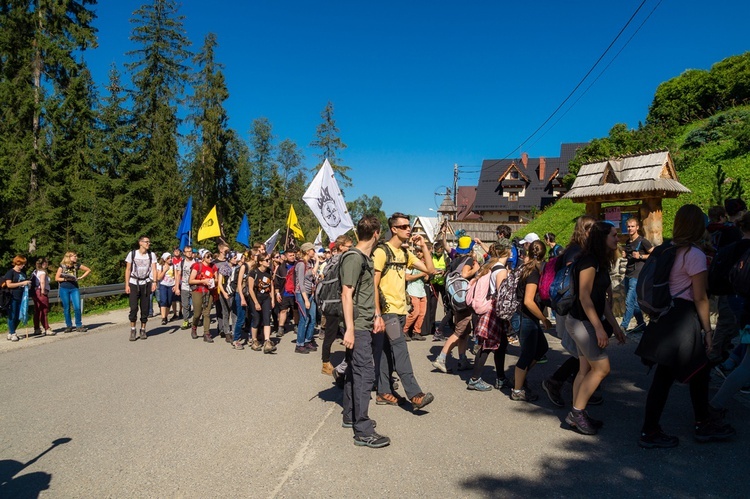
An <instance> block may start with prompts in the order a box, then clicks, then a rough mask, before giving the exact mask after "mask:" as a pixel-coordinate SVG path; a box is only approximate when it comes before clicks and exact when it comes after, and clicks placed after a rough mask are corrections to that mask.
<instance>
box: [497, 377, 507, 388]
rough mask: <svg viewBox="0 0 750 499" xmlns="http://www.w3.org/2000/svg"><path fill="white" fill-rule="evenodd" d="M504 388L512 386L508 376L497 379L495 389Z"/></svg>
mask: <svg viewBox="0 0 750 499" xmlns="http://www.w3.org/2000/svg"><path fill="white" fill-rule="evenodd" d="M503 388H510V381H508V378H498V379H496V380H495V390H502V389H503Z"/></svg>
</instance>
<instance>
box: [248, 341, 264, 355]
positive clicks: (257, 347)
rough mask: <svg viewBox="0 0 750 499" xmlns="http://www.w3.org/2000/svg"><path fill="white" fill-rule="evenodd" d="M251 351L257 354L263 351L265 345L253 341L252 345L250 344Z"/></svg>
mask: <svg viewBox="0 0 750 499" xmlns="http://www.w3.org/2000/svg"><path fill="white" fill-rule="evenodd" d="M250 349H251V350H253V351H255V352H260V351H261V350H263V344H262V343H261V342H260V341H258V340H253V341H252V343H250Z"/></svg>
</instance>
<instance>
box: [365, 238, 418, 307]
mask: <svg viewBox="0 0 750 499" xmlns="http://www.w3.org/2000/svg"><path fill="white" fill-rule="evenodd" d="M386 244H387V245H388V247H389V248H390V250H391V251H392V252H393V262H394V263H400V264H401V265H396V266H391V267H389V268H388V270H387V271H386V272H385V273H383V270H384V268H385V262H386V258H387V256H386V254H385V250H384V249H383V248H375V251H374V252H373V253H372V261H373V266H374V268H375V271H376V272H380V273H381V275H380V286H379V291H380V303H381V310H380V311H381V313H384V314H398V315H406V314H407V313H408V312H409V309H408V308H407V305H406V272H405V269H410V268H413V267H414V263H415V262H416V261H417V260H419V259H418V258H417V257H416V256H415V255H414V253H412V252H411V251H408V250H407V252H406V253H407V258H408V260H407V261H404V252H403V250H402V249H401V248H395V247H394V246H393V245H392V244H391V243H390V242H386ZM404 264H405V265H404ZM384 302H385V306H383V305H382V304H383V303H384Z"/></svg>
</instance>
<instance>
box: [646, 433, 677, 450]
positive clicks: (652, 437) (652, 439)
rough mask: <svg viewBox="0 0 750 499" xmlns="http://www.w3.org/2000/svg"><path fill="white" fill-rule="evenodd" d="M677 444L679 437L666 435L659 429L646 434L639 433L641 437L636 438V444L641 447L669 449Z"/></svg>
mask: <svg viewBox="0 0 750 499" xmlns="http://www.w3.org/2000/svg"><path fill="white" fill-rule="evenodd" d="M679 444H680V439H679V438H677V437H674V436H672V435H667V434H666V433H664V432H663V431H661V430H658V431H655V432H654V433H651V434H648V435H647V434H645V433H641V438H639V439H638V446H639V447H641V448H643V449H671V448H672V447H677V446H678V445H679Z"/></svg>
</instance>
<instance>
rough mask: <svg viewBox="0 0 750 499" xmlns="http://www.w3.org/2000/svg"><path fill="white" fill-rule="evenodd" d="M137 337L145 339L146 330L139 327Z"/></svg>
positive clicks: (146, 337)
mask: <svg viewBox="0 0 750 499" xmlns="http://www.w3.org/2000/svg"><path fill="white" fill-rule="evenodd" d="M139 338H140V339H142V340H147V339H148V336H146V330H145V329H141V333H140V335H139Z"/></svg>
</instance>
